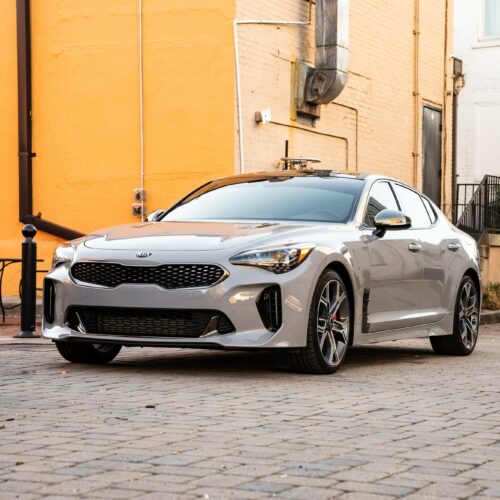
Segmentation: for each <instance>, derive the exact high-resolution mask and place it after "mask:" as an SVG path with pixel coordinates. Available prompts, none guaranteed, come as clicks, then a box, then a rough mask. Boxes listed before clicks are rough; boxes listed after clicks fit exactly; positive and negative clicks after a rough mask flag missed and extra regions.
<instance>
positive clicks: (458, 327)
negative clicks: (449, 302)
mask: <svg viewBox="0 0 500 500" xmlns="http://www.w3.org/2000/svg"><path fill="white" fill-rule="evenodd" d="M478 334H479V293H478V290H477V287H476V284H475V283H474V281H473V280H472V279H471V278H470V277H469V276H464V277H463V278H462V281H461V283H460V286H459V288H458V293H457V298H456V300H455V312H454V318H453V334H452V335H444V336H440V337H429V340H430V341H431V345H432V349H434V352H435V353H436V354H446V355H450V356H468V355H469V354H471V353H472V351H474V348H475V347H476V343H477V337H478Z"/></svg>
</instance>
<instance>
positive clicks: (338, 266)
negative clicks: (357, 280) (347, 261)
mask: <svg viewBox="0 0 500 500" xmlns="http://www.w3.org/2000/svg"><path fill="white" fill-rule="evenodd" d="M326 269H332V270H333V271H335V272H336V273H337V274H339V275H340V277H341V278H342V279H343V280H344V283H345V285H346V287H347V293H348V294H349V307H350V309H351V318H352V329H351V334H350V336H349V345H352V343H353V340H354V325H355V320H354V318H355V317H356V316H355V313H356V304H355V296H354V287H353V283H352V278H351V275H350V273H349V271H348V269H347V267H346V266H345V265H344V264H343V263H342V262H340V261H338V260H335V261H333V262H330V263H329V264H328V266H326V268H325V270H326Z"/></svg>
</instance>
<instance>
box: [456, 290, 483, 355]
mask: <svg viewBox="0 0 500 500" xmlns="http://www.w3.org/2000/svg"><path fill="white" fill-rule="evenodd" d="M478 302H479V301H478V296H477V291H476V288H475V287H474V285H473V284H472V283H470V282H467V283H465V284H464V286H463V288H462V292H461V293H460V304H459V310H458V328H459V332H460V336H461V337H462V342H463V343H464V346H465V347H466V348H467V349H472V348H473V347H474V345H475V344H476V340H477V334H478V329H479V308H478Z"/></svg>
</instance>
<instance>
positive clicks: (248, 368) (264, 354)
mask: <svg viewBox="0 0 500 500" xmlns="http://www.w3.org/2000/svg"><path fill="white" fill-rule="evenodd" d="M433 357H435V354H434V353H433V352H432V349H431V348H430V346H429V347H426V346H425V344H424V345H423V346H422V347H401V346H387V345H384V346H380V345H377V346H362V347H353V348H351V349H350V350H349V353H348V355H347V359H346V361H345V363H344V366H343V367H342V372H346V371H351V370H360V369H361V370H362V369H365V368H370V367H373V366H380V365H391V364H397V363H398V362H410V363H424V362H425V360H426V358H433ZM108 368H110V369H125V370H126V371H127V372H129V373H132V372H134V371H138V372H139V371H140V372H141V373H147V372H155V373H158V372H165V373H167V372H168V373H175V374H185V375H197V376H199V375H202V376H207V375H210V374H211V375H217V374H224V375H227V374H241V373H252V374H253V375H257V374H262V375H265V374H266V373H267V374H269V373H275V374H276V373H286V374H288V375H289V374H290V373H291V372H292V370H291V369H290V367H289V365H288V362H287V360H286V356H285V355H283V354H282V353H277V352H271V351H255V352H245V351H231V352H227V351H206V350H192V349H182V350H178V349H176V350H175V351H172V350H170V349H161V348H159V349H154V350H153V349H151V348H150V349H144V351H143V352H140V353H137V350H136V349H134V348H132V349H125V350H122V352H121V353H120V355H119V356H118V357H117V358H116V360H115V361H114V362H113V363H111V364H110V365H108Z"/></svg>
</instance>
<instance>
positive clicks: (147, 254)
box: [135, 252, 153, 259]
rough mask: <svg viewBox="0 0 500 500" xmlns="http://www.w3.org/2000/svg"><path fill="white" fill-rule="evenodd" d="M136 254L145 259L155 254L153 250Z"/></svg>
mask: <svg viewBox="0 0 500 500" xmlns="http://www.w3.org/2000/svg"><path fill="white" fill-rule="evenodd" d="M135 255H136V257H139V258H140V259H143V258H144V257H151V255H153V252H137V253H136V254H135Z"/></svg>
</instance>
